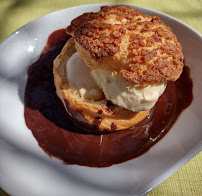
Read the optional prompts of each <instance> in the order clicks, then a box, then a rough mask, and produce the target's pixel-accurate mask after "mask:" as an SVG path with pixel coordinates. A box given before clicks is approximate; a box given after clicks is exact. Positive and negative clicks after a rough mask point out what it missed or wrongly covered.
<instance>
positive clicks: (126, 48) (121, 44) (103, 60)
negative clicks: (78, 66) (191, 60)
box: [66, 6, 183, 87]
mask: <svg viewBox="0 0 202 196" xmlns="http://www.w3.org/2000/svg"><path fill="white" fill-rule="evenodd" d="M66 31H67V33H68V34H71V35H72V36H73V37H74V40H75V42H76V48H77V51H78V52H79V53H80V55H81V56H82V58H83V60H84V61H85V62H86V64H87V65H88V66H89V67H91V69H105V70H109V71H111V72H116V73H117V74H120V75H121V76H122V77H123V78H124V79H125V80H126V81H128V82H129V83H132V84H137V85H140V86H142V87H145V86H147V85H149V84H154V83H160V82H166V81H175V80H177V79H178V78H179V77H180V75H181V73H182V70H183V54H182V49H181V45H180V43H179V42H177V38H176V36H175V35H174V34H173V32H172V30H171V29H170V28H169V27H167V26H166V25H165V24H164V23H163V22H162V21H160V20H159V18H158V17H156V16H154V17H151V16H147V15H143V14H142V13H141V12H140V11H138V10H134V9H132V8H130V7H124V6H111V7H108V6H103V7H101V10H100V11H99V12H96V13H93V12H91V13H85V14H83V15H81V16H79V17H77V18H76V19H74V20H73V21H72V22H71V25H70V26H68V27H67V29H66Z"/></svg>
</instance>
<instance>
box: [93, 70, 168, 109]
mask: <svg viewBox="0 0 202 196" xmlns="http://www.w3.org/2000/svg"><path fill="white" fill-rule="evenodd" d="M91 74H92V76H93V78H94V79H95V80H96V81H97V84H98V85H99V86H100V88H102V90H103V92H104V94H105V97H106V98H107V99H108V100H110V101H111V102H112V103H114V104H116V105H118V106H120V107H123V108H126V109H128V110H131V111H133V112H137V111H145V110H149V109H151V108H152V107H153V106H154V105H155V103H156V102H157V101H158V98H159V97H160V96H161V95H162V94H163V92H164V90H165V88H166V84H165V83H160V84H156V85H149V86H147V87H144V88H143V87H139V86H137V85H132V84H130V83H129V82H127V81H125V80H124V79H123V78H122V77H121V76H119V75H118V74H117V73H110V72H109V71H105V70H101V69H100V70H93V71H92V72H91Z"/></svg>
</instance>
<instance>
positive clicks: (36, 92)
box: [24, 7, 193, 167]
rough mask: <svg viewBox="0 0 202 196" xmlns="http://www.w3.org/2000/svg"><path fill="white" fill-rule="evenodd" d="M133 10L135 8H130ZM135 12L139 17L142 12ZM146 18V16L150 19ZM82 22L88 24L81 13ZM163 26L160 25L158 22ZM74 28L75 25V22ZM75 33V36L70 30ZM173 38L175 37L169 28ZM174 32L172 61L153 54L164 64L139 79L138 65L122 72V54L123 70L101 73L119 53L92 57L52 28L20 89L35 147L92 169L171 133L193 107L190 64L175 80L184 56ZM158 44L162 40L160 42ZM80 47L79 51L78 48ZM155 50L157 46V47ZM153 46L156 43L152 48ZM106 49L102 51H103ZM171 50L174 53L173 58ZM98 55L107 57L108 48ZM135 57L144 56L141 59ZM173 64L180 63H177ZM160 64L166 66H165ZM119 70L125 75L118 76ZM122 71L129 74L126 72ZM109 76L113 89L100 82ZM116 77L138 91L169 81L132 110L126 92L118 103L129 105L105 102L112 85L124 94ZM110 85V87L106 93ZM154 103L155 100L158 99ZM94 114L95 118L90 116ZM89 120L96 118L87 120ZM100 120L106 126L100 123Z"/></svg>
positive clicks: (135, 153) (129, 155)
mask: <svg viewBox="0 0 202 196" xmlns="http://www.w3.org/2000/svg"><path fill="white" fill-rule="evenodd" d="M101 9H104V10H108V9H109V10H111V9H114V7H112V8H110V7H107V8H106V7H104V8H101ZM116 9H120V10H121V9H125V8H123V7H116ZM126 10H130V8H126ZM110 12H111V11H110ZM99 13H100V12H99ZM135 13H139V12H138V11H135ZM84 16H89V17H88V18H89V19H95V18H96V16H97V14H92V13H91V14H84ZM128 16H130V15H128ZM139 17H140V18H141V17H143V16H142V15H141V14H140V16H139ZM144 17H145V18H150V17H149V16H144ZM153 18H154V17H152V19H153ZM152 19H151V20H152ZM82 20H84V18H83V19H82V17H81V18H80V19H79V21H81V23H83V22H82ZM153 20H154V19H153ZM155 20H157V18H156V19H155ZM84 21H87V20H86V18H85V20H84ZM112 21H113V20H112ZM157 21H159V20H157ZM150 22H152V21H150ZM73 24H75V22H73ZM160 25H163V24H162V23H161V24H160ZM84 26H85V25H84ZM70 27H71V25H70ZM72 27H73V26H72ZM72 27H71V28H72ZM75 27H76V28H78V26H75ZM76 28H74V29H73V28H72V30H71V29H69V30H68V31H70V30H71V31H72V32H73V31H74V33H75V32H76ZM166 29H167V30H166V31H167V32H170V33H171V31H170V30H169V28H168V27H166ZM72 32H71V33H72ZM156 32H157V31H156ZM158 33H159V32H158ZM72 35H73V36H75V35H74V34H72ZM171 35H173V34H172V33H171ZM164 36H166V34H165V35H164ZM164 36H163V35H162V36H160V37H164ZM173 36H174V35H173ZM173 36H171V38H170V39H173V41H172V42H171V43H170V44H171V45H172V46H173V47H171V48H169V50H167V52H168V53H170V55H171V56H172V57H173V59H172V58H168V59H167V58H165V59H164V58H163V57H166V56H165V55H163V56H162V55H161V56H160V57H162V58H163V59H162V58H159V57H158V58H155V57H152V56H151V57H152V58H153V60H155V59H156V61H157V62H158V60H161V62H162V64H161V63H160V62H159V63H160V64H158V66H157V68H156V69H154V67H153V68H152V66H149V65H148V66H149V68H151V70H153V71H154V70H155V72H152V71H151V70H150V71H149V72H148V73H150V74H151V75H150V76H149V75H147V74H148V73H147V74H146V72H142V73H144V74H146V75H147V76H148V77H146V75H145V76H144V74H143V75H142V78H141V77H140V74H141V69H138V68H140V67H138V66H137V67H133V66H131V68H129V69H126V65H127V64H125V60H126V59H125V60H124V61H123V59H124V58H120V59H119V60H120V64H117V68H118V67H119V68H121V69H120V71H119V70H116V72H117V74H114V73H113V74H111V73H112V70H114V69H116V67H113V69H112V67H109V69H106V67H105V68H104V70H103V69H102V70H101V69H100V68H103V67H102V66H105V65H106V64H105V63H104V61H105V60H106V62H109V60H110V59H111V62H112V65H113V61H112V60H114V65H115V66H116V63H117V61H116V60H117V58H119V55H118V54H119V53H118V52H119V51H117V53H114V54H111V55H108V56H105V57H104V56H102V57H101V56H100V57H99V58H97V57H94V56H95V55H93V53H91V52H89V51H88V50H87V49H85V47H83V46H82V45H81V44H80V45H81V46H79V45H78V44H76V47H75V38H72V37H71V36H70V35H67V34H66V30H65V29H60V30H57V31H54V32H53V33H52V34H51V35H50V36H49V38H48V41H47V44H46V46H45V48H44V50H43V51H42V54H41V56H40V58H39V59H38V60H37V61H36V62H35V63H33V64H32V65H30V66H29V69H28V79H27V85H26V89H25V97H24V103H25V108H24V116H25V122H26V125H27V127H28V128H29V129H30V130H31V131H32V134H33V136H34V137H35V138H36V140H37V141H38V144H39V146H40V147H41V148H42V149H43V150H44V151H45V152H46V153H47V154H48V155H49V156H51V157H52V156H54V157H57V158H59V159H61V160H62V161H63V162H64V163H65V164H77V165H82V166H90V167H108V166H111V165H113V164H118V163H122V162H125V161H128V160H131V159H133V158H136V157H138V156H141V155H142V154H144V153H145V152H147V151H148V150H149V149H150V148H151V147H152V146H153V145H155V144H156V143H157V142H158V141H159V140H160V139H162V138H163V137H164V136H165V135H166V133H168V131H169V130H170V129H171V127H172V126H173V125H174V123H175V122H176V120H177V119H178V117H179V116H180V114H181V113H182V112H183V110H185V109H186V108H187V107H188V106H189V105H190V104H191V102H192V98H193V96H192V80H191V78H190V70H189V68H188V67H187V66H184V67H183V72H182V74H181V76H180V78H179V79H178V80H177V81H175V82H174V80H175V79H176V77H177V75H178V74H179V75H180V72H181V69H182V66H183V64H181V61H182V58H183V56H182V53H181V49H180V45H179V44H178V43H177V42H175V41H176V38H175V36H174V37H173ZM160 37H159V41H160ZM168 37H169V36H168ZM85 39H87V38H85ZM155 39H157V37H155ZM167 39H168V41H169V40H170V39H169V38H167ZM167 39H166V40H167ZM87 40H88V39H87ZM166 40H164V41H166ZM77 42H78V41H77ZM78 43H79V42H78ZM107 43H108V42H107ZM157 43H159V44H160V43H161V44H162V42H158V40H157ZM164 43H165V42H164ZM138 44H140V43H138ZM161 44H160V45H161ZM173 44H174V45H173ZM77 45H78V47H80V49H78V47H77ZM174 46H176V47H174ZM139 48H141V47H139ZM160 48H161V49H162V47H160ZM141 49H142V48H141ZM151 49H153V48H152V47H151ZM79 50H80V53H85V54H87V57H86V56H85V54H84V55H83V57H82V55H81V54H78V53H77V51H79ZM101 51H102V50H101ZM103 51H106V49H105V50H103ZM175 51H180V53H176V52H175ZM114 52H116V50H114ZM89 53H90V54H89ZM174 53H176V54H175V55H176V56H175V55H174ZM102 54H105V52H103V53H102ZM123 54H125V53H123ZM179 54H180V55H179ZM141 55H142V53H141ZM137 56H138V55H137ZM85 57H86V58H85ZM88 57H89V58H88ZM91 57H92V58H91ZM122 57H123V56H122ZM144 57H145V55H144ZM137 58H138V59H139V60H143V58H142V59H141V58H140V57H139V56H138V57H137ZM104 59H105V60H104ZM169 59H170V60H172V62H173V65H176V66H168V67H167V64H165V62H166V61H167V60H169ZM88 60H90V61H89V64H88V65H87V63H86V62H87V61H88ZM139 60H138V61H139ZM53 61H54V63H53ZM94 61H95V62H97V64H96V66H97V67H96V66H95V67H94V64H93V62H94ZM90 62H92V64H91V63H90ZM151 62H152V60H151ZM163 62H164V63H163ZM177 62H178V63H179V64H176V63H177ZM102 63H103V64H102ZM53 64H54V65H53ZM86 65H87V66H86ZM110 65H111V64H110ZM108 66H109V65H108ZM135 68H136V70H135ZM162 68H165V71H163V69H162ZM169 68H170V69H169ZM111 69H112V70H111ZM53 70H54V74H53ZM78 70H79V71H80V72H82V75H79V74H78V73H80V72H78ZM121 70H123V73H127V74H123V73H121ZM94 71H95V72H94ZM100 71H101V72H100ZM144 71H145V70H144ZM158 71H159V73H158ZM91 72H94V74H90V73H91ZM166 72H167V73H166ZM103 73H105V74H103ZM154 73H156V74H157V73H158V74H157V75H158V77H156V78H155V77H153V76H154V75H153V74H154ZM93 75H94V77H93ZM126 75H127V77H125V76H126ZM108 76H110V77H109V78H110V79H113V80H114V81H113V82H112V84H111V85H113V87H112V86H111V85H105V82H104V81H103V79H104V78H107V77H108ZM130 76H131V77H130ZM146 78H147V79H146ZM160 78H161V79H162V81H161V79H160ZM163 78H164V79H165V80H164V79H163ZM123 80H124V82H123ZM169 80H170V81H169ZM119 81H120V83H121V85H123V84H124V83H127V82H128V83H131V84H132V85H139V87H138V88H139V89H140V88H147V87H149V85H151V86H152V85H154V86H157V88H158V85H157V84H160V85H161V83H162V84H163V83H164V84H165V83H166V89H165V91H164V92H163V94H162V95H161V96H160V94H161V93H158V96H160V97H159V99H158V101H157V102H156V104H155V105H154V106H153V107H152V108H151V109H150V110H149V111H148V110H146V111H139V112H134V111H132V109H131V108H132V107H135V109H137V107H136V106H134V105H133V106H132V107H131V106H130V104H127V103H128V102H127V100H125V98H126V99H127V97H128V95H130V94H128V92H127V93H125V94H126V95H127V96H122V95H121V96H120V98H121V99H122V103H123V102H124V103H125V104H126V106H127V107H129V109H126V108H123V106H118V104H113V103H112V100H111V101H109V100H107V99H109V98H107V96H109V95H110V92H107V91H108V90H109V89H111V90H112V91H115V92H118V91H119V92H120V91H121V92H122V91H123V89H119V88H118V89H113V88H116V87H117V86H119ZM149 81H150V82H149ZM135 83H136V84H135ZM107 86H109V87H110V88H108V89H106V90H105V88H107ZM123 86H124V85H123ZM111 87H112V88H111ZM149 89H151V88H149ZM158 89H160V88H158ZM56 91H57V94H56ZM143 92H144V91H143ZM148 92H149V90H148ZM158 92H160V90H159V91H158ZM132 93H133V91H132V92H131V96H132ZM140 93H141V92H140ZM142 94H143V93H142ZM133 95H134V94H133ZM148 97H150V95H149V96H148ZM66 98H67V99H66ZM110 99H112V98H110ZM153 101H154V102H155V99H154V100H153ZM98 103H99V104H98ZM137 103H138V102H137ZM137 105H138V104H137ZM89 106H90V107H89ZM124 107H125V106H124ZM98 108H99V110H98ZM84 109H85V110H84ZM130 109H131V110H130ZM145 109H148V108H145ZM81 110H82V111H81ZM144 112H145V113H144ZM140 114H143V115H142V116H139V117H138V115H140ZM87 116H89V119H87V118H86V117H87ZM94 116H96V117H95V118H92V117H94ZM137 117H138V118H137ZM127 118H128V119H127ZM92 119H93V122H91V121H90V120H92ZM109 119H110V120H111V121H109ZM115 120H117V121H116V122H117V124H115V123H111V122H115ZM138 120H139V121H138ZM102 122H105V123H104V124H102ZM107 122H108V124H107ZM119 122H123V123H122V124H121V123H119ZM133 123H134V124H133ZM131 124H132V125H131ZM121 125H123V127H121ZM130 125H131V126H130ZM128 126H129V127H128ZM124 127H125V128H124ZM126 127H127V128H126ZM106 130H107V132H106ZM182 131H183V130H182ZM165 139H166V138H165ZM168 142H169V141H168Z"/></svg>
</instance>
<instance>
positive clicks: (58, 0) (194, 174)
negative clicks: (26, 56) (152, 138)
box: [0, 0, 202, 196]
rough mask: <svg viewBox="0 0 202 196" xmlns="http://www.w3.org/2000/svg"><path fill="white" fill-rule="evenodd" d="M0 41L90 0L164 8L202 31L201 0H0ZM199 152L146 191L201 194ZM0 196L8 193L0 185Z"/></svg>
mask: <svg viewBox="0 0 202 196" xmlns="http://www.w3.org/2000/svg"><path fill="white" fill-rule="evenodd" d="M0 1H1V3H0V41H2V40H3V39H5V38H6V37H7V36H8V35H10V34H11V33H12V32H13V31H15V30H16V29H18V28H20V27H21V26H23V25H24V24H26V23H28V22H30V21H32V20H34V19H36V18H38V17H40V16H43V15H45V14H48V13H50V12H53V11H56V10H60V9H64V8H67V7H72V6H77V5H83V4H92V3H117V4H128V5H136V6H141V7H146V8H150V9H155V10H158V11H160V12H164V13H166V14H169V15H171V16H174V17H175V18H178V19H179V20H181V21H183V22H185V23H186V24H188V25H190V26H191V27H193V28H194V29H196V30H197V31H198V32H200V33H202V0H192V1H190V0H179V1H176V0H169V1H161V0H130V1H128V0H124V1H117V0H114V1H112V0H108V1H104V0H94V1H92V0H68V1H67V0H44V1H41V0H32V1H31V0H0ZM201 163H202V152H200V153H199V154H198V155H197V156H195V157H194V158H193V159H192V160H191V161H189V162H188V163H187V164H186V165H184V166H183V167H182V168H181V169H180V170H178V171H177V172H176V173H175V174H173V175H172V176H171V177H170V178H168V179H167V180H166V181H164V182H163V183H162V184H161V185H159V186H158V187H157V188H155V189H154V190H153V191H151V192H150V193H149V195H151V196H153V195H194V196H195V195H202V164H201ZM0 196H8V194H7V193H6V192H4V191H3V190H2V189H1V188H0Z"/></svg>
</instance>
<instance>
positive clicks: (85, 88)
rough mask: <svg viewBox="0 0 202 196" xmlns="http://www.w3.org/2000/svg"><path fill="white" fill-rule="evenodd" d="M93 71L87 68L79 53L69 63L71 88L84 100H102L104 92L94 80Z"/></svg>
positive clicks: (68, 75)
mask: <svg viewBox="0 0 202 196" xmlns="http://www.w3.org/2000/svg"><path fill="white" fill-rule="evenodd" d="M90 72H91V69H90V68H89V67H88V66H86V64H85V63H84V62H83V60H82V58H81V57H80V55H79V53H78V52H75V53H74V54H73V55H72V56H71V57H70V58H69V59H68V61H67V64H66V77H67V80H68V82H69V86H70V87H71V88H73V89H74V90H75V91H76V92H78V93H79V95H80V96H81V97H82V98H85V99H88V100H91V99H93V100H100V99H101V98H102V97H103V91H102V90H101V89H100V87H99V86H98V85H97V82H96V81H95V80H94V79H93V78H92V76H91V74H90Z"/></svg>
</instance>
